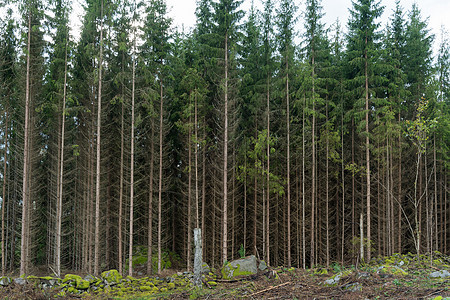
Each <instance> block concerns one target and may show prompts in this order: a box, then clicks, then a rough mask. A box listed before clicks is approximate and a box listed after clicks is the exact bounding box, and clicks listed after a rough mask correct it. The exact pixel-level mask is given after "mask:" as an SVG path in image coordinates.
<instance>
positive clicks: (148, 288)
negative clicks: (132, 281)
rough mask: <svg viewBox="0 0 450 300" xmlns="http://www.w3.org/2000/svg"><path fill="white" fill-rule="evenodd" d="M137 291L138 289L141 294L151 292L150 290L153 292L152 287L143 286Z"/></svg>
mask: <svg viewBox="0 0 450 300" xmlns="http://www.w3.org/2000/svg"><path fill="white" fill-rule="evenodd" d="M139 289H140V290H141V291H142V292H147V291H152V290H153V287H151V286H148V285H143V286H140V287H139Z"/></svg>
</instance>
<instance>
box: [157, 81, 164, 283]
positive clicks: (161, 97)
mask: <svg viewBox="0 0 450 300" xmlns="http://www.w3.org/2000/svg"><path fill="white" fill-rule="evenodd" d="M160 76H162V75H161V74H160ZM159 84H160V95H159V96H160V104H159V182H158V274H161V247H162V239H161V238H162V237H161V234H162V180H163V179H162V170H163V166H162V164H163V153H162V151H163V83H162V79H160V81H159Z"/></svg>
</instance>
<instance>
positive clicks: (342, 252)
mask: <svg viewBox="0 0 450 300" xmlns="http://www.w3.org/2000/svg"><path fill="white" fill-rule="evenodd" d="M341 92H342V91H341ZM341 180H342V181H341V184H342V232H341V264H342V265H344V250H345V158H344V104H343V103H342V112H341Z"/></svg>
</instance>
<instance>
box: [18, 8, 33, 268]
mask: <svg viewBox="0 0 450 300" xmlns="http://www.w3.org/2000/svg"><path fill="white" fill-rule="evenodd" d="M28 9H29V11H28V42H27V70H26V83H25V84H26V87H25V126H24V127H25V128H24V146H23V182H22V201H23V204H22V238H21V241H20V243H21V244H20V275H21V276H22V275H25V274H26V273H27V272H28V261H29V257H28V247H29V237H28V233H29V232H28V227H29V215H28V205H29V196H30V184H29V181H28V179H29V176H28V167H29V164H30V157H29V156H30V149H29V148H30V146H29V143H30V141H29V139H30V128H29V127H30V124H29V121H30V120H29V119H30V109H31V107H30V105H31V104H30V102H31V101H30V64H31V61H30V52H31V31H32V28H31V7H29V8H28Z"/></svg>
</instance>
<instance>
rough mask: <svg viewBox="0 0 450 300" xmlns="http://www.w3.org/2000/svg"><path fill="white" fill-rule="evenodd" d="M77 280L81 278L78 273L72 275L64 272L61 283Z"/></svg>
mask: <svg viewBox="0 0 450 300" xmlns="http://www.w3.org/2000/svg"><path fill="white" fill-rule="evenodd" d="M79 280H82V279H81V277H80V276H78V275H74V274H66V276H64V279H63V280H62V282H63V283H66V282H71V281H73V282H77V281H79Z"/></svg>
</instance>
